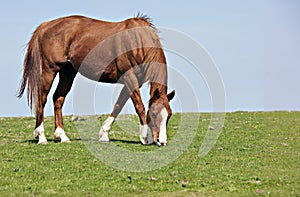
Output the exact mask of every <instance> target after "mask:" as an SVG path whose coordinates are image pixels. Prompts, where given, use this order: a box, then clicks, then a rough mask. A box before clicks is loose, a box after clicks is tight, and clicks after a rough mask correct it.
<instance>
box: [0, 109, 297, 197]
mask: <svg viewBox="0 0 300 197" xmlns="http://www.w3.org/2000/svg"><path fill="white" fill-rule="evenodd" d="M180 117H181V114H174V116H172V119H171V120H170V122H169V125H168V132H169V133H168V135H169V136H170V138H169V139H170V141H171V140H174V139H173V138H172V136H174V134H175V133H176V131H177V129H178V126H179V123H180ZM200 117H201V119H200V124H199V127H198V129H197V133H196V136H195V138H194V139H193V141H192V144H191V145H190V146H189V147H188V149H187V150H186V151H184V153H183V154H182V155H181V156H180V157H179V158H178V159H177V160H175V161H174V162H172V163H170V164H169V165H167V166H165V167H162V168H160V169H156V170H154V171H148V172H126V171H121V170H117V169H115V168H113V167H110V166H108V165H107V164H105V163H103V162H101V161H100V160H98V159H97V158H96V157H94V156H93V154H91V152H89V151H88V149H87V148H86V146H85V144H84V143H83V140H81V137H80V136H79V134H78V132H77V130H76V127H75V125H74V122H72V121H71V117H69V116H67V117H64V122H65V127H66V131H67V135H68V136H69V137H70V138H71V140H72V143H71V144H60V143H57V142H56V141H54V140H53V117H47V118H46V119H45V123H44V125H45V129H46V131H47V134H46V135H47V138H48V140H49V143H48V144H47V145H37V144H36V142H37V141H36V140H34V139H33V136H32V131H33V129H34V119H33V118H30V117H25V118H23V117H20V118H0V150H1V157H0V170H1V172H0V196H57V195H58V196H300V151H299V150H300V112H234V113H227V114H226V120H225V123H224V129H223V132H222V133H221V135H220V137H219V139H218V141H217V143H216V145H215V146H214V147H213V149H212V150H211V152H209V154H208V155H206V156H205V157H202V158H200V157H198V153H199V147H200V145H201V143H202V140H203V138H204V136H205V134H206V132H207V128H208V126H209V123H210V114H208V113H201V114H200ZM133 118H134V119H135V120H136V122H137V118H136V117H133ZM104 119H105V116H103V117H102V118H101V119H100V120H99V123H98V125H95V126H97V127H98V128H99V125H101V122H102V121H103V120H104ZM137 125H138V123H137ZM112 131H113V132H112V134H111V135H110V137H111V139H112V140H113V142H112V143H114V144H115V145H117V146H118V147H122V148H126V149H128V150H131V151H136V152H141V151H151V150H156V149H162V148H163V147H156V146H142V145H140V144H139V139H138V137H137V136H135V135H133V134H132V133H131V134H130V133H128V132H123V131H122V130H121V129H120V128H119V127H118V125H117V124H115V125H114V126H113V127H112ZM96 132H97V131H96ZM129 175H130V177H131V181H130V179H129V178H128V176H129ZM182 181H186V182H187V184H186V187H182V184H181V183H182Z"/></svg>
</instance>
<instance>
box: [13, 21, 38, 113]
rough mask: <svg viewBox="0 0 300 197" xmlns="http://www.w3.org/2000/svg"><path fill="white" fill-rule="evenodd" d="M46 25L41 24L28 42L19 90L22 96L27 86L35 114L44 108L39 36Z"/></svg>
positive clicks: (19, 96) (28, 96)
mask: <svg viewBox="0 0 300 197" xmlns="http://www.w3.org/2000/svg"><path fill="white" fill-rule="evenodd" d="M42 26H44V23H43V24H41V25H40V26H39V27H38V28H37V29H36V30H35V31H34V33H33V35H32V37H31V39H30V41H29V42H28V44H27V51H26V54H25V58H24V63H23V77H22V81H21V86H20V89H19V91H18V95H17V97H18V98H21V97H22V96H23V94H24V91H25V89H26V86H27V101H28V105H29V107H30V109H31V110H32V109H33V104H34V105H35V106H34V109H35V114H37V112H38V111H40V110H41V109H42V102H41V101H42V55H41V51H40V45H39V36H40V32H41V29H42Z"/></svg>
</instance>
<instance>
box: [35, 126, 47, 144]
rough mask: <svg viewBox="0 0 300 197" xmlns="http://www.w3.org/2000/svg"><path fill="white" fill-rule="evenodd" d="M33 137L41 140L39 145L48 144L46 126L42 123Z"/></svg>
mask: <svg viewBox="0 0 300 197" xmlns="http://www.w3.org/2000/svg"><path fill="white" fill-rule="evenodd" d="M33 135H34V137H35V138H39V142H38V144H47V143H48V142H47V138H46V136H45V129H44V124H43V123H41V124H40V126H38V127H37V128H36V129H35V130H34V131H33Z"/></svg>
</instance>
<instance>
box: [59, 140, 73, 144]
mask: <svg viewBox="0 0 300 197" xmlns="http://www.w3.org/2000/svg"><path fill="white" fill-rule="evenodd" d="M60 143H71V140H65V141H61V142H60Z"/></svg>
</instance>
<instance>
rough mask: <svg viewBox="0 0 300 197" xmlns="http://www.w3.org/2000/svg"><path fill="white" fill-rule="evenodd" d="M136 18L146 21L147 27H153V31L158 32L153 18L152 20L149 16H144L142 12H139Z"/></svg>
mask: <svg viewBox="0 0 300 197" xmlns="http://www.w3.org/2000/svg"><path fill="white" fill-rule="evenodd" d="M134 18H137V19H140V20H142V21H144V22H145V23H147V25H148V26H149V27H151V28H152V29H154V30H155V31H156V32H157V29H156V27H155V25H154V24H153V20H152V18H150V17H149V16H148V15H147V14H143V13H141V12H138V13H137V15H136V16H134Z"/></svg>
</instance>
